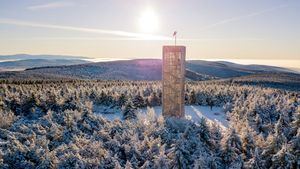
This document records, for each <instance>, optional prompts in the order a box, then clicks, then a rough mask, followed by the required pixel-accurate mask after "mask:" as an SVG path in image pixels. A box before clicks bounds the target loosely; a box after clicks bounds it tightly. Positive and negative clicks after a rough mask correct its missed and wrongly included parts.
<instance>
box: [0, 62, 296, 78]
mask: <svg viewBox="0 0 300 169" xmlns="http://www.w3.org/2000/svg"><path fill="white" fill-rule="evenodd" d="M39 66H40V65H39ZM0 67H1V66H0ZM161 67H162V61H161V60H160V59H134V60H121V61H109V62H95V63H79V64H76V65H64V66H52V65H47V66H44V67H35V68H28V69H26V70H25V71H21V72H10V73H7V72H2V73H1V74H0V78H2V79H6V78H11V79H14V78H21V79H26V78H31V77H35V78H42V79H44V78H46V79H47V78H56V77H58V78H66V79H101V80H161V74H162V72H161ZM186 69H187V70H186V77H187V79H190V80H210V79H222V78H233V77H240V76H247V75H253V74H259V73H272V72H277V73H289V72H291V70H289V69H285V68H279V67H274V66H264V65H240V64H235V63H231V62H224V61H203V60H188V61H187V62H186Z"/></svg>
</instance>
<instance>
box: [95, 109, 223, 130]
mask: <svg viewBox="0 0 300 169" xmlns="http://www.w3.org/2000/svg"><path fill="white" fill-rule="evenodd" d="M153 109H154V111H155V114H156V115H157V116H160V115H161V112H162V107H161V106H157V107H154V108H153ZM147 110H148V109H147V108H144V109H140V110H138V112H139V113H140V115H142V116H143V115H145V114H146V113H147ZM94 113H96V114H99V115H101V116H103V117H104V118H106V119H108V120H115V119H120V120H122V113H121V110H120V109H118V108H110V107H107V106H94ZM202 117H203V118H206V119H207V121H208V122H209V123H213V122H215V123H217V124H219V125H220V127H222V128H223V129H226V128H227V127H228V121H227V120H226V115H225V113H224V112H223V111H222V108H221V107H213V108H212V110H211V109H210V107H209V106H185V118H186V119H188V120H192V121H194V122H198V121H199V120H200V119H201V118H202Z"/></svg>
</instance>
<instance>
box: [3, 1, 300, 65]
mask: <svg viewBox="0 0 300 169" xmlns="http://www.w3.org/2000/svg"><path fill="white" fill-rule="evenodd" d="M148 9H151V11H152V12H153V13H154V14H155V16H156V18H157V22H158V29H157V30H155V31H153V32H151V34H152V35H155V37H154V38H153V37H151V38H150V39H151V40H149V38H144V34H143V33H144V32H143V30H141V29H140V27H139V19H140V18H141V17H142V16H143V13H145V11H147V10H148ZM299 16H300V1H299V0H247V1H246V0H186V1H183V0H73V1H71V0H60V1H50V0H0V54H16V53H28V54H64V55H82V56H88V57H94V58H145V57H147V58H149V57H152V58H159V57H161V46H162V45H164V44H170V43H173V42H172V41H170V40H166V37H171V35H172V33H173V31H174V30H177V31H178V38H179V39H181V40H179V43H180V44H183V45H186V46H187V49H188V51H187V54H188V56H187V58H189V59H277V60H278V59H293V60H294V59H300V41H299V38H300V21H299ZM299 65H300V64H299Z"/></svg>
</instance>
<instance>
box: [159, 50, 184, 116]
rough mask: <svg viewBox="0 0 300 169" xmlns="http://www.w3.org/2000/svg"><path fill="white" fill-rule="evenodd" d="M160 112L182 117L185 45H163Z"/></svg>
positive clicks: (165, 114)
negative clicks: (161, 106)
mask: <svg viewBox="0 0 300 169" xmlns="http://www.w3.org/2000/svg"><path fill="white" fill-rule="evenodd" d="M162 70H163V71H162V79H163V80H162V86H163V95H162V97H163V98H162V103H163V108H162V111H163V112H162V114H163V116H164V117H184V82H185V46H163V64H162Z"/></svg>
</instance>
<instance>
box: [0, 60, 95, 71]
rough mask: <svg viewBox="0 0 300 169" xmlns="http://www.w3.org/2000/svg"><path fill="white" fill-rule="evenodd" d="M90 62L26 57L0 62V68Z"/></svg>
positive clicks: (8, 68) (9, 68) (23, 67)
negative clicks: (24, 58)
mask: <svg viewBox="0 0 300 169" xmlns="http://www.w3.org/2000/svg"><path fill="white" fill-rule="evenodd" d="M84 63H90V62H89V61H86V60H80V59H69V60H68V59H26V60H16V61H6V62H0V68H1V69H3V70H14V69H27V68H32V67H45V66H62V65H76V64H84Z"/></svg>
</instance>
